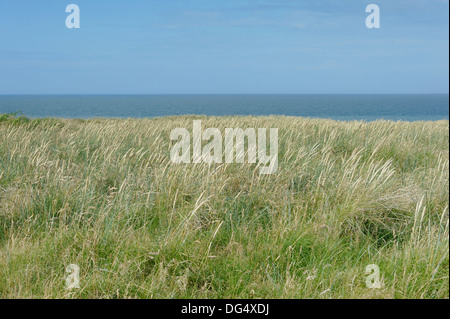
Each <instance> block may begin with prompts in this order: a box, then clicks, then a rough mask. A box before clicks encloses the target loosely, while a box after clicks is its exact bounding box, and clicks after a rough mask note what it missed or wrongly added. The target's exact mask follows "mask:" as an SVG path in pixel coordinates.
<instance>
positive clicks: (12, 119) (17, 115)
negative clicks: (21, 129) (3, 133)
mask: <svg viewBox="0 0 450 319" xmlns="http://www.w3.org/2000/svg"><path fill="white" fill-rule="evenodd" d="M28 122H30V119H29V118H28V117H26V116H25V115H23V114H22V113H21V112H14V113H7V114H1V115H0V124H1V123H5V124H12V125H20V124H25V123H28Z"/></svg>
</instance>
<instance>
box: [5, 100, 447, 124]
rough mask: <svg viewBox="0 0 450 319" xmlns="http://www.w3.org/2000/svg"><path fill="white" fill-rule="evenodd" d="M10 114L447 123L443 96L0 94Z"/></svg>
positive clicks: (67, 116)
mask: <svg viewBox="0 0 450 319" xmlns="http://www.w3.org/2000/svg"><path fill="white" fill-rule="evenodd" d="M13 112H20V113H22V114H24V115H25V116H28V117H30V118H43V117H58V118H79V119H88V118H99V117H105V118H153V117H163V116H171V115H188V114H189V115H191V114H195V115H213V116H227V115H230V116H232V115H256V116H259V115H287V116H301V117H308V118H326V119H334V120H340V121H353V120H363V121H374V120H378V119H384V120H392V121H437V120H443V119H445V120H448V119H449V95H448V94H408V95H406V94H404V95H398V94H390V95H272V94H267V95H261V94H259V95H250V94H248V95H205V94H203V95H0V114H3V113H13Z"/></svg>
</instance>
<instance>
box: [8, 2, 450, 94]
mask: <svg viewBox="0 0 450 319" xmlns="http://www.w3.org/2000/svg"><path fill="white" fill-rule="evenodd" d="M71 3H74V4H77V5H78V6H79V7H80V10H81V28H80V29H67V28H66V26H65V20H66V17H67V15H68V14H67V13H66V12H65V8H66V5H68V4H71ZM371 3H375V4H377V5H379V7H380V10H381V28H380V29H367V28H366V26H365V19H366V17H367V15H368V14H367V13H366V12H365V8H366V6H367V5H368V4H371ZM448 12H449V2H448V0H371V1H364V0H314V1H313V0H311V1H306V0H226V1H225V0H222V1H219V0H167V1H162V0H132V1H113V0H109V1H106V0H95V1H93V0H69V1H61V0H39V1H36V0H1V1H0V94H119V93H120V94H196V93H206V94H215V93H217V94H233V93H238V94H245V93H274V94H284V93H294V94H310V93H311V94H316V93H448V87H449V62H448V59H449V49H448V45H449V16H448Z"/></svg>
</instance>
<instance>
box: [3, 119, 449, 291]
mask: <svg viewBox="0 0 450 319" xmlns="http://www.w3.org/2000/svg"><path fill="white" fill-rule="evenodd" d="M195 118H201V119H202V125H203V127H205V128H206V127H217V128H219V129H220V130H221V131H224V129H225V128H226V127H266V128H270V127H277V128H278V129H279V154H280V157H279V170H278V171H277V173H275V174H273V175H268V176H262V175H259V174H258V173H257V167H256V166H255V165H253V164H242V165H241V164H233V165H223V164H222V165H221V164H217V165H210V166H209V165H206V164H196V165H176V164H172V163H171V162H170V158H169V154H170V153H169V152H170V145H171V144H170V141H169V134H170V131H171V130H172V129H173V128H176V127H186V128H190V127H192V120H193V119H194V117H190V116H181V117H169V118H158V119H127V120H125V119H123V120H119V119H94V120H65V119H51V118H50V119H27V118H26V117H25V116H23V115H20V114H6V115H0V297H2V298H30V297H34V298H36V297H37V298H448V297H449V286H448V280H449V277H448V271H449V258H448V249H449V246H448V235H449V234H448V222H449V216H448V206H449V205H448V200H449V191H448V187H449V126H448V121H438V122H415V123H406V122H388V121H375V122H369V123H366V122H357V121H355V122H337V121H330V120H314V119H303V118H295V117H195ZM69 264H77V265H78V266H79V267H80V280H81V281H80V285H81V288H82V289H79V290H71V291H69V290H67V289H65V278H66V276H67V274H66V273H65V268H66V267H67V266H68V265H69ZM369 264H377V265H378V266H379V267H380V270H381V275H382V276H381V281H382V287H381V288H380V289H368V288H367V287H366V285H365V276H366V275H365V268H366V266H367V265H369Z"/></svg>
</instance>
